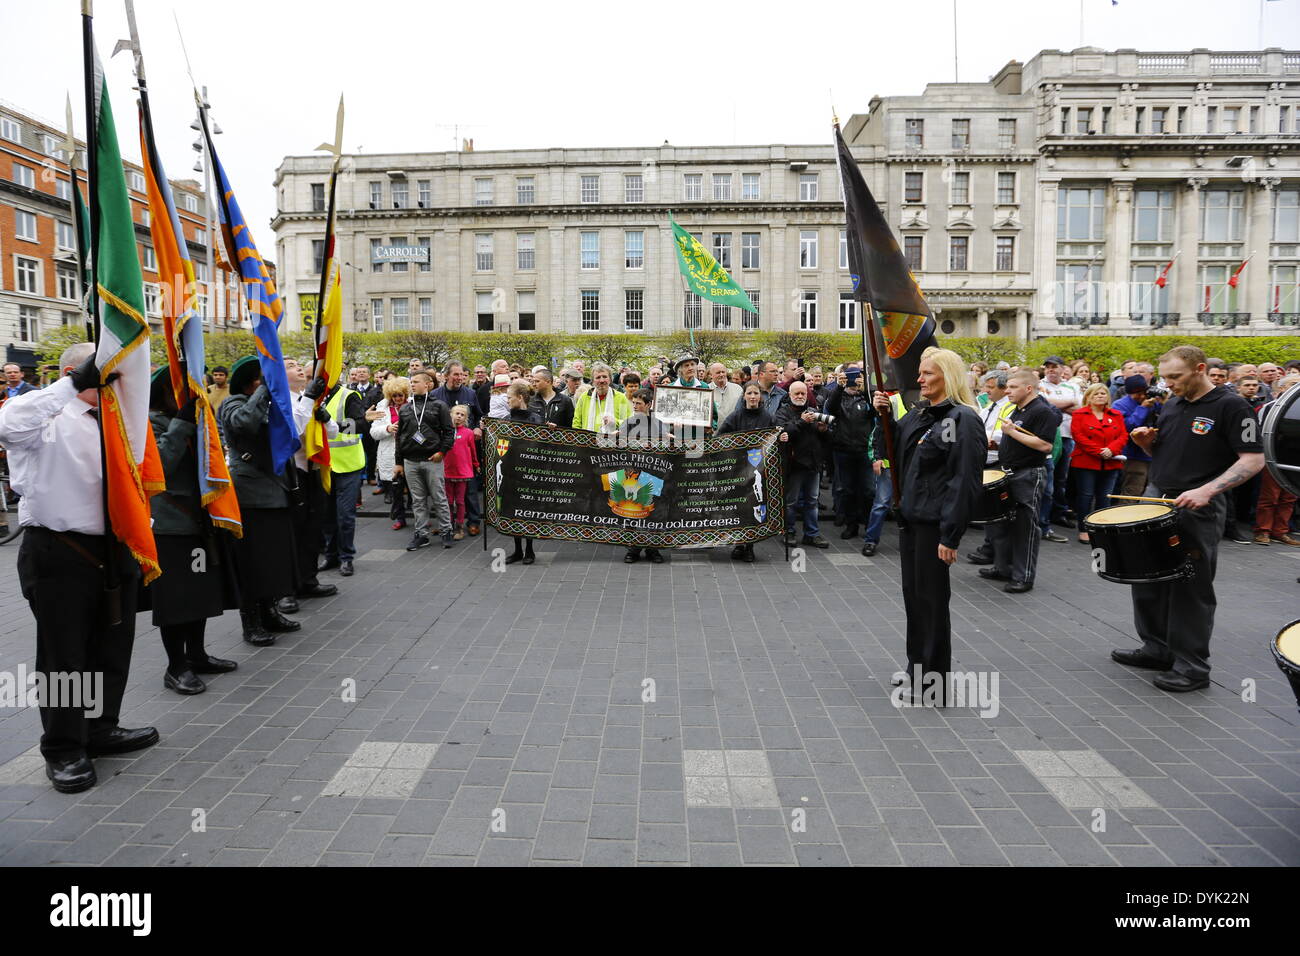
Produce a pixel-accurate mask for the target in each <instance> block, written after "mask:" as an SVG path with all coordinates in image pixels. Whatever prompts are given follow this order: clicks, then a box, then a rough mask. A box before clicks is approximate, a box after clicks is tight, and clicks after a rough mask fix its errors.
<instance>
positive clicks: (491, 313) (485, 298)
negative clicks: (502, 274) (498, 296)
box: [474, 292, 496, 332]
mask: <svg viewBox="0 0 1300 956" xmlns="http://www.w3.org/2000/svg"><path fill="white" fill-rule="evenodd" d="M495 311H496V309H495V305H494V303H493V300H492V293H491V292H476V293H475V294H474V312H475V314H476V315H477V316H478V330H479V331H480V332H491V331H493V330H495V329H496V315H495Z"/></svg>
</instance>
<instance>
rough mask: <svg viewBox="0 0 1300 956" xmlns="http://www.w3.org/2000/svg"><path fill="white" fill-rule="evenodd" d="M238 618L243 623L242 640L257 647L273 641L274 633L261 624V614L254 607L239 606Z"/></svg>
mask: <svg viewBox="0 0 1300 956" xmlns="http://www.w3.org/2000/svg"><path fill="white" fill-rule="evenodd" d="M239 619H240V620H241V621H242V622H243V624H244V640H245V641H246V642H247V643H249V644H253V645H255V646H257V647H266V646H267V645H270V644H274V643H275V635H274V634H271V633H269V632H268V631H267V630H266V628H264V627H263V626H262V620H261V616H260V615H259V614H258V609H257V608H256V607H241V608H240V609H239Z"/></svg>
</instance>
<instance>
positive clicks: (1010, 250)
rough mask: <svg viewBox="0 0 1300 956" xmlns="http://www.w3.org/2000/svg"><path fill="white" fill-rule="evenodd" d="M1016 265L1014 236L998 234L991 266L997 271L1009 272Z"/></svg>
mask: <svg viewBox="0 0 1300 956" xmlns="http://www.w3.org/2000/svg"><path fill="white" fill-rule="evenodd" d="M1015 267H1016V237H1015V236H998V241H997V246H996V249H995V261H994V264H993V268H994V270H995V271H997V272H1010V271H1012V270H1013V269H1015Z"/></svg>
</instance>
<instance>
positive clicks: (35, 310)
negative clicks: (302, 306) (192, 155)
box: [0, 104, 240, 369]
mask: <svg viewBox="0 0 1300 956" xmlns="http://www.w3.org/2000/svg"><path fill="white" fill-rule="evenodd" d="M123 132H124V131H123V130H119V135H121V134H122V133H123ZM65 141H66V134H65V133H61V132H60V131H59V130H58V129H56V128H55V127H53V126H51V125H50V124H48V123H44V122H42V121H41V120H39V119H36V118H34V117H32V116H30V115H27V114H26V113H25V112H23V111H21V110H18V109H16V108H10V107H9V106H7V105H5V104H0V342H3V343H4V344H5V353H4V361H5V362H17V363H18V364H20V365H22V366H23V367H24V368H26V369H32V368H34V367H35V365H36V355H35V351H34V350H35V348H36V344H37V343H38V342H39V341H40V339H41V336H42V335H44V334H45V333H47V332H49V331H50V330H51V329H53V328H55V327H57V326H61V325H78V324H82V323H84V322H85V321H86V318H87V317H86V313H85V311H84V310H83V308H82V304H81V296H82V290H81V289H80V285H79V280H78V275H77V256H76V237H75V233H74V231H73V224H72V204H71V202H72V176H71V172H70V170H69V167H68V163H67V157H66V151H65V150H64V149H63V148H62V147H63V144H64V143H65ZM77 148H78V151H79V153H81V155H79V157H78V163H79V166H78V183H79V185H80V187H81V190H82V195H83V197H84V196H85V190H86V175H85V164H84V161H83V158H84V148H85V144H84V143H82V142H80V141H78V143H77ZM124 165H125V170H126V183H127V191H128V195H129V197H130V200H131V215H132V218H133V219H134V221H135V232H136V239H137V243H136V244H137V247H138V251H139V255H140V264H141V268H142V269H143V271H144V281H145V289H144V291H145V308H146V311H147V313H148V317H149V321H150V325H151V327H152V331H153V332H155V333H160V332H161V331H162V313H161V311H160V302H161V291H160V288H159V281H160V280H159V276H158V272H157V268H158V263H157V257H156V256H155V255H154V250H153V240H152V238H151V236H150V233H149V200H148V196H147V195H146V193H145V179H144V171H143V170H142V169H141V168H140V167H139V166H138V165H136V164H134V163H125V164H124ZM172 189H173V193H174V197H175V201H176V212H177V215H178V217H179V218H180V220H181V230H182V232H184V234H185V240H186V243H187V245H188V248H189V253H190V257H191V258H192V259H193V260H194V266H195V271H196V278H197V280H198V282H199V300H198V307H199V310H200V312H201V313H202V314H203V315H204V318H205V322H206V323H207V325H208V327H212V326H213V323H214V322H215V323H216V326H215V327H216V328H225V327H234V326H237V325H238V324H239V323H240V314H239V307H238V302H237V299H238V297H237V295H235V293H234V290H235V289H236V286H235V285H234V284H233V283H232V282H229V280H227V286H228V288H227V290H226V292H227V294H226V295H220V291H221V289H220V286H213V285H212V283H210V282H209V281H208V266H207V261H206V259H207V244H208V241H209V238H210V237H209V235H208V229H207V221H206V218H205V213H206V206H205V197H204V194H203V190H202V189H201V187H200V186H199V184H198V183H196V182H194V181H192V180H173V181H172ZM214 293H216V295H215V296H214ZM214 297H215V299H216V301H213V299H214ZM227 302H228V303H230V305H231V309H232V312H231V313H229V314H227V312H226V310H225V307H224V303H227Z"/></svg>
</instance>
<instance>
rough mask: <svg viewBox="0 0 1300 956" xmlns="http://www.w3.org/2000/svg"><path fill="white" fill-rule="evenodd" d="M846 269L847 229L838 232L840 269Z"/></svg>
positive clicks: (847, 254)
mask: <svg viewBox="0 0 1300 956" xmlns="http://www.w3.org/2000/svg"><path fill="white" fill-rule="evenodd" d="M848 267H849V231H848V230H847V229H841V230H840V268H841V269H847V268H848Z"/></svg>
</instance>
